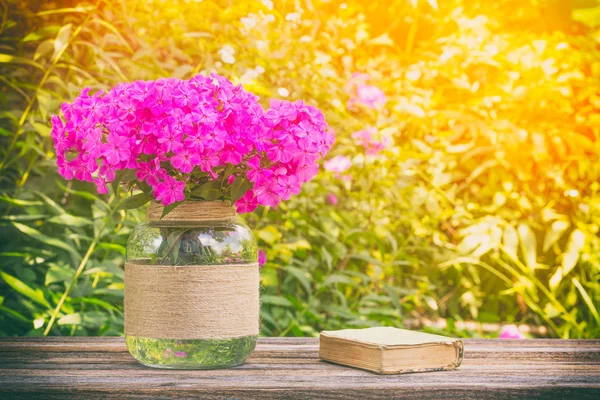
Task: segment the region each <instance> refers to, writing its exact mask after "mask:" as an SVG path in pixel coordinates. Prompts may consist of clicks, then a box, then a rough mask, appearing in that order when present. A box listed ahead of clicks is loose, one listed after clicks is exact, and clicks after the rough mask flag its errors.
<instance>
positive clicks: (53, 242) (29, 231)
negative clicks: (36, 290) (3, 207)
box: [12, 222, 81, 259]
mask: <svg viewBox="0 0 600 400" xmlns="http://www.w3.org/2000/svg"><path fill="white" fill-rule="evenodd" d="M12 224H13V226H14V227H15V228H17V229H18V230H19V231H21V232H22V233H24V234H25V235H27V236H29V237H31V238H32V239H35V240H37V241H39V242H42V243H44V244H47V245H49V246H53V247H57V248H59V249H63V250H66V251H68V252H69V253H71V254H73V255H74V256H75V257H76V258H77V259H81V256H80V255H79V253H78V252H77V250H76V249H75V248H73V247H72V246H70V245H68V244H66V243H65V242H63V241H62V240H60V239H57V238H53V237H49V236H46V235H44V234H43V233H41V232H40V231H38V230H36V229H33V228H32V227H30V226H27V225H24V224H21V223H19V222H12Z"/></svg>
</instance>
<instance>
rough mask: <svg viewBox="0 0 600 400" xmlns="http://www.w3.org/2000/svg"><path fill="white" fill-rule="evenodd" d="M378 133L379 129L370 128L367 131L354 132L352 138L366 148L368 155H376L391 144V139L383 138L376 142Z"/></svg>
mask: <svg viewBox="0 0 600 400" xmlns="http://www.w3.org/2000/svg"><path fill="white" fill-rule="evenodd" d="M378 133H379V131H378V130H377V128H373V127H372V126H370V127H368V128H366V129H363V130H360V131H357V132H354V133H353V134H352V138H353V139H356V141H357V142H358V144H360V145H361V146H362V147H364V148H365V150H366V153H367V155H376V154H378V153H380V152H381V151H382V150H383V149H385V148H386V147H389V146H390V144H391V143H390V138H388V137H383V138H381V140H375V139H374V136H376V135H377V134H378Z"/></svg>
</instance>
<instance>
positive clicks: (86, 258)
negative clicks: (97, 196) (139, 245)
mask: <svg viewBox="0 0 600 400" xmlns="http://www.w3.org/2000/svg"><path fill="white" fill-rule="evenodd" d="M116 198H117V194H116V193H115V198H114V199H116ZM114 199H113V200H114ZM111 203H112V202H111ZM120 204H121V202H118V203H117V205H116V206H115V207H112V208H111V211H110V213H109V214H108V215H107V216H106V219H105V221H104V224H103V225H102V227H101V228H100V229H99V230H98V233H97V234H96V235H95V236H94V239H93V240H92V243H90V246H89V247H88V249H87V251H86V253H85V256H83V259H82V260H81V262H80V263H79V267H77V270H76V271H75V275H73V278H72V279H71V282H70V283H69V284H67V286H66V287H65V291H64V292H63V294H62V296H61V298H60V300H59V301H58V304H57V305H56V307H55V308H54V311H53V312H52V316H51V317H50V320H49V321H48V325H47V326H46V329H45V330H44V336H47V335H48V334H49V333H50V331H51V330H52V327H53V326H54V322H55V321H56V317H57V316H58V313H59V312H60V310H61V309H62V307H63V304H64V303H65V300H66V299H67V297H69V294H70V293H71V289H72V288H73V286H75V284H76V283H77V280H78V279H79V277H80V276H81V274H82V273H83V271H84V270H85V267H86V266H87V263H88V261H89V259H90V256H91V255H92V253H93V252H94V250H95V249H96V246H97V245H98V242H99V241H100V238H101V237H102V233H103V232H104V229H106V227H107V226H108V224H109V223H110V222H111V219H112V217H113V215H114V214H115V212H116V211H117V210H118V209H119V205H120Z"/></svg>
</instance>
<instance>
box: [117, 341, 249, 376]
mask: <svg viewBox="0 0 600 400" xmlns="http://www.w3.org/2000/svg"><path fill="white" fill-rule="evenodd" d="M256 338H257V336H256V335H252V336H243V337H238V338H231V339H155V338H142V337H138V336H125V342H126V344H127V350H129V353H130V354H131V355H132V356H133V358H135V359H136V360H137V361H138V362H139V363H140V364H142V365H145V366H147V367H152V368H160V369H219V368H231V367H235V366H238V365H241V364H243V363H244V361H246V359H247V358H248V357H249V356H250V354H252V352H253V351H254V348H255V346H256Z"/></svg>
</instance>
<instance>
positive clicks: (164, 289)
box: [125, 263, 260, 339]
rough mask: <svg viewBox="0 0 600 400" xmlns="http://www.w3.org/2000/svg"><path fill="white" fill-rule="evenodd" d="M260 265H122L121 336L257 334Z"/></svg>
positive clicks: (213, 337)
mask: <svg viewBox="0 0 600 400" xmlns="http://www.w3.org/2000/svg"><path fill="white" fill-rule="evenodd" d="M259 302H260V300H259V267H258V263H252V264H231V265H229V264H225V265H188V266H167V265H140V264H133V263H127V264H126V265H125V334H126V335H128V336H139V337H146V338H160V339H227V338H236V337H243V336H249V335H258V333H259Z"/></svg>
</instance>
